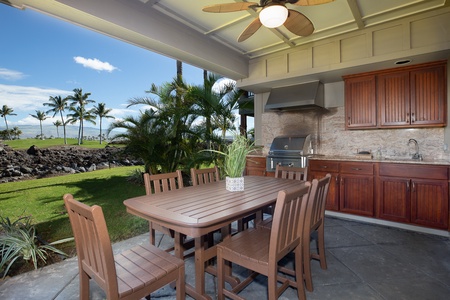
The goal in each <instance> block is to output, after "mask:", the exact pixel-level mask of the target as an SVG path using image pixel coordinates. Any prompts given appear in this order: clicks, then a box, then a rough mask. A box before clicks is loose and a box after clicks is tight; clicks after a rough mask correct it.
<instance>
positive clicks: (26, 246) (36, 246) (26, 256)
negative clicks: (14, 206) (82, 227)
mask: <svg viewBox="0 0 450 300" xmlns="http://www.w3.org/2000/svg"><path fill="white" fill-rule="evenodd" d="M0 226H1V228H0V229H1V230H0V274H1V273H3V277H5V276H6V275H7V274H8V271H9V270H10V268H11V266H12V265H13V264H14V263H15V262H19V261H20V259H23V260H25V261H27V262H32V263H33V266H34V268H35V269H37V267H38V262H39V261H42V262H43V263H46V261H47V258H48V252H47V251H52V252H54V253H57V254H60V255H63V256H67V255H66V254H65V253H64V252H62V251H61V250H59V249H57V248H55V247H53V245H56V244H61V243H64V242H67V241H71V240H73V238H68V239H64V240H60V241H56V242H53V243H50V244H44V243H42V242H40V241H39V240H38V238H37V236H36V228H35V227H34V226H33V225H32V224H31V216H25V217H21V218H19V219H17V220H16V221H14V222H11V220H10V219H9V218H8V217H6V218H3V217H1V216H0Z"/></svg>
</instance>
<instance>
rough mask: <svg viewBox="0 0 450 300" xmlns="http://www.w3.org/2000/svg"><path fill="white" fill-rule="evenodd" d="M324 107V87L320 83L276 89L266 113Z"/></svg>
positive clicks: (273, 90) (270, 97) (271, 93)
mask: <svg viewBox="0 0 450 300" xmlns="http://www.w3.org/2000/svg"><path fill="white" fill-rule="evenodd" d="M323 107H324V87H323V83H321V82H320V81H311V82H306V83H301V84H297V85H291V86H285V87H280V88H274V89H272V91H271V92H270V95H269V99H268V100H267V103H266V107H265V111H271V110H298V109H311V108H323Z"/></svg>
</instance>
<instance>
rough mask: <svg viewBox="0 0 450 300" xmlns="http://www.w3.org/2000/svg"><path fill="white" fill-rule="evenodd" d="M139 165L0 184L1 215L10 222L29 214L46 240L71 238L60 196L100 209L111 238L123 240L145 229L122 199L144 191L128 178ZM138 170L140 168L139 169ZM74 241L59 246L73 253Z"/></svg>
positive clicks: (144, 224) (142, 193)
mask: <svg viewBox="0 0 450 300" xmlns="http://www.w3.org/2000/svg"><path fill="white" fill-rule="evenodd" d="M137 168H138V167H136V166H133V167H118V168H113V169H105V170H98V171H94V172H89V173H79V174H73V175H64V176H59V177H52V178H43V179H35V180H26V181H21V182H11V183H2V184H0V215H1V216H3V217H9V218H10V219H11V220H12V221H14V220H16V219H17V218H18V217H20V216H24V215H32V218H33V224H36V227H37V230H38V233H39V234H40V235H41V236H42V237H43V238H44V239H45V240H47V241H55V240H59V239H63V238H67V237H72V236H73V235H72V230H71V228H70V223H69V219H68V216H67V213H66V210H65V207H64V202H63V199H62V197H63V195H64V194H66V193H70V194H73V195H74V197H75V199H76V200H80V201H82V202H84V203H86V204H88V205H93V204H98V205H100V206H101V207H102V208H103V212H104V214H105V219H106V223H107V226H108V229H109V233H110V236H111V240H112V241H113V242H114V241H119V240H123V239H126V238H129V237H132V236H135V235H138V234H141V233H144V232H146V231H147V230H148V222H146V221H144V220H143V219H141V218H138V217H135V216H132V215H130V214H128V213H127V212H126V210H125V206H124V205H123V201H124V200H125V199H127V198H130V197H135V196H140V195H144V194H145V189H144V187H143V186H137V185H135V184H133V183H130V182H128V181H127V177H128V175H129V174H130V173H131V172H132V171H133V170H136V169H137ZM140 169H141V168H140ZM73 247H74V244H73V243H70V244H69V245H65V246H64V247H59V248H62V249H63V250H64V251H66V252H67V253H71V254H73Z"/></svg>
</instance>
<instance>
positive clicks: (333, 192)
mask: <svg viewBox="0 0 450 300" xmlns="http://www.w3.org/2000/svg"><path fill="white" fill-rule="evenodd" d="M328 173H330V174H331V181H330V186H329V188H328V197H327V201H326V203H325V209H327V210H334V211H338V210H339V185H338V182H339V162H336V161H326V160H310V161H309V171H308V180H313V179H320V178H322V177H324V176H325V175H327V174H328Z"/></svg>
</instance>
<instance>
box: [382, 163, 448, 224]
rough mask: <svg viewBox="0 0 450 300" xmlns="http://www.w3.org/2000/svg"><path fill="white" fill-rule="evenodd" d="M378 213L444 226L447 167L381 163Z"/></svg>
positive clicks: (393, 218)
mask: <svg viewBox="0 0 450 300" xmlns="http://www.w3.org/2000/svg"><path fill="white" fill-rule="evenodd" d="M379 172H380V176H379V200H378V206H379V207H378V217H379V218H381V219H386V220H391V221H396V222H403V223H413V224H417V225H423V226H427V227H433V228H439V229H448V225H449V223H448V218H449V206H448V205H449V203H448V202H449V196H448V191H449V190H448V178H449V176H448V167H445V166H422V165H414V164H393V163H381V164H380V170H379Z"/></svg>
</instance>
